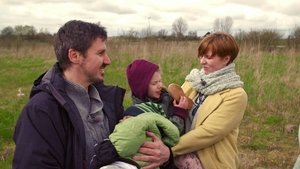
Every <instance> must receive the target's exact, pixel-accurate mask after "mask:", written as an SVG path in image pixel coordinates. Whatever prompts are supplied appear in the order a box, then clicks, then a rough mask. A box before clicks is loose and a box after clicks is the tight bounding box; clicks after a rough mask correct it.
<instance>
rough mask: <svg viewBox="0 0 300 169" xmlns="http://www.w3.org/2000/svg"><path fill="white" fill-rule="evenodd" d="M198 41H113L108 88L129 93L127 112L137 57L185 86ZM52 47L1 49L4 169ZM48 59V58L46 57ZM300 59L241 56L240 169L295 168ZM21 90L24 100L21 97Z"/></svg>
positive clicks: (260, 54) (0, 113) (244, 53)
mask: <svg viewBox="0 0 300 169" xmlns="http://www.w3.org/2000/svg"><path fill="white" fill-rule="evenodd" d="M197 45H198V42H195V41H191V42H164V41H155V40H154V41H140V42H130V41H125V42H124V41H108V45H107V46H108V54H109V56H110V58H111V60H112V64H111V65H110V66H108V67H107V68H106V71H105V72H106V76H105V83H107V84H113V85H118V86H120V87H123V88H125V89H126V90H127V92H126V95H125V100H124V105H125V107H128V106H129V105H130V104H131V100H130V95H131V94H130V90H129V88H128V85H127V80H126V76H125V75H126V74H125V70H126V66H127V65H128V64H129V63H130V62H131V61H132V60H133V59H135V58H146V59H148V60H150V61H153V62H155V63H157V64H159V65H160V68H161V72H162V75H163V81H164V83H165V85H168V84H170V83H173V82H174V83H178V84H182V82H183V81H184V78H185V76H186V75H187V74H188V73H189V71H190V70H191V69H192V68H196V67H199V63H198V59H197V57H196V51H197ZM52 50H53V49H52V46H51V45H48V47H47V46H45V44H43V46H42V47H39V45H38V44H36V45H35V47H32V46H25V45H23V46H21V48H19V49H18V52H17V53H16V50H15V49H13V48H11V49H3V48H0V74H1V76H0V91H1V92H0V119H1V120H0V168H1V169H10V168H11V162H12V155H13V149H14V144H13V141H12V136H13V130H14V125H15V123H16V120H17V118H18V116H19V113H20V112H21V110H22V108H23V106H24V105H25V104H26V102H27V101H28V97H29V92H30V89H31V87H32V82H33V80H34V79H36V78H37V77H38V75H39V74H41V73H43V72H44V71H46V70H47V69H48V68H49V67H50V66H52V65H53V63H55V57H54V54H53V53H51V52H49V51H52ZM44 54H45V55H44ZM299 67H300V55H299V53H295V52H290V51H285V52H284V53H276V52H273V53H266V52H262V51H256V52H253V51H245V50H244V51H241V53H240V55H239V57H238V58H237V60H236V68H237V69H236V70H237V72H238V74H239V75H240V76H241V79H242V80H243V81H244V83H245V84H244V85H245V86H244V88H245V90H246V92H247V94H248V106H247V109H246V112H245V116H244V119H243V121H242V124H241V126H240V137H239V140H238V141H239V142H238V143H239V151H240V153H241V162H242V163H241V165H242V166H241V169H252V168H253V169H255V168H272V169H279V168H292V166H293V164H294V162H295V160H296V157H297V156H298V154H299V146H298V141H297V129H296V130H293V131H292V132H290V133H288V132H286V131H285V130H284V128H285V126H286V125H288V124H293V125H296V126H297V127H298V125H299V122H300V116H299V110H300V104H299V100H300V87H299V86H300V78H299V73H300V69H299ZM19 88H22V91H23V93H24V94H25V96H23V97H18V96H17V93H18V89H19Z"/></svg>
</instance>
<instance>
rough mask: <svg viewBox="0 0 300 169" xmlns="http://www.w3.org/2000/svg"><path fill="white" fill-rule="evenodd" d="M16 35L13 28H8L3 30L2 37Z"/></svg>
mask: <svg viewBox="0 0 300 169" xmlns="http://www.w3.org/2000/svg"><path fill="white" fill-rule="evenodd" d="M13 34H14V29H13V28H12V27H11V26H7V27H5V28H3V29H2V31H1V35H3V36H11V35H13Z"/></svg>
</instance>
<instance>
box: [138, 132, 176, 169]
mask: <svg viewBox="0 0 300 169" xmlns="http://www.w3.org/2000/svg"><path fill="white" fill-rule="evenodd" d="M146 134H147V136H149V137H151V139H152V142H149V141H148V142H145V143H144V144H143V145H142V146H141V147H140V149H139V153H141V154H142V155H136V156H134V157H133V159H134V160H138V161H145V162H150V165H148V166H145V167H143V168H142V169H153V168H156V167H159V166H161V165H162V164H163V163H165V162H167V161H168V160H169V157H170V149H169V148H168V147H167V146H166V145H164V143H163V142H162V141H161V140H160V139H159V138H158V137H157V136H156V135H155V134H154V133H152V132H149V131H147V133H146Z"/></svg>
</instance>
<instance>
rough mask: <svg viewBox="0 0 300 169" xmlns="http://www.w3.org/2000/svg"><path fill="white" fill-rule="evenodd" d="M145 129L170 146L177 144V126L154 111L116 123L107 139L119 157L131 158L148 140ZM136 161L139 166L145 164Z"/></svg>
mask: <svg viewBox="0 0 300 169" xmlns="http://www.w3.org/2000/svg"><path fill="white" fill-rule="evenodd" d="M146 131H151V132H153V133H154V134H155V135H156V136H158V137H159V138H161V140H162V141H163V142H164V144H165V145H167V146H170V147H172V146H174V145H175V144H177V142H178V140H179V136H180V135H179V131H178V129H177V127H176V126H175V125H174V124H173V123H172V122H171V121H169V120H168V119H167V118H165V117H163V116H162V115H159V114H157V113H154V112H146V113H142V114H140V115H138V116H135V117H130V118H128V119H126V120H124V121H122V122H121V123H119V124H118V125H116V127H115V130H114V132H113V133H112V134H110V136H109V139H110V141H111V142H112V144H113V145H114V146H115V148H116V150H117V152H118V153H119V155H120V156H121V157H124V158H129V159H131V158H132V157H133V156H134V155H136V154H137V152H138V150H139V148H140V146H141V145H142V144H143V143H144V142H145V141H150V139H149V137H147V135H146ZM136 162H137V163H138V164H139V165H140V166H141V167H143V166H145V165H147V164H146V163H144V162H140V161H136Z"/></svg>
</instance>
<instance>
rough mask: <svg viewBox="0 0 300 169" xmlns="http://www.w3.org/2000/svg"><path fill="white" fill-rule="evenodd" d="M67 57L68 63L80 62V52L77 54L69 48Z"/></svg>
mask: <svg viewBox="0 0 300 169" xmlns="http://www.w3.org/2000/svg"><path fill="white" fill-rule="evenodd" d="M68 57H69V60H70V62H72V63H79V61H80V52H78V51H76V50H74V49H72V48H71V49H69V51H68Z"/></svg>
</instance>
